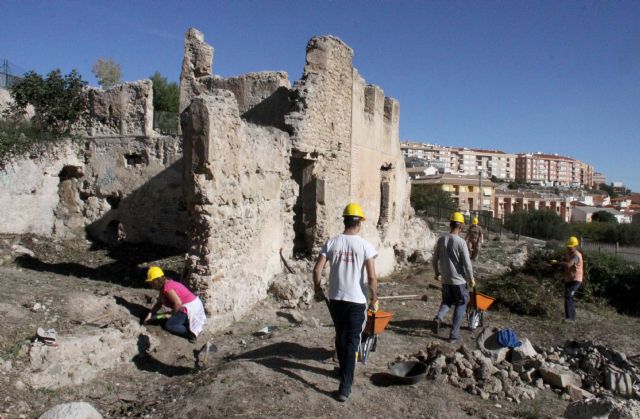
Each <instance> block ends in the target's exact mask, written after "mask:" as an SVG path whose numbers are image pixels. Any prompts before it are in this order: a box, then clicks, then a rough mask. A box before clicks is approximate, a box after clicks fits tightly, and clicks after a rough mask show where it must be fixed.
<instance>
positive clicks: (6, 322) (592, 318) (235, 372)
mask: <svg viewBox="0 0 640 419" xmlns="http://www.w3.org/2000/svg"><path fill="white" fill-rule="evenodd" d="M16 243H19V244H20V245H22V246H24V247H26V248H28V249H29V250H31V251H32V252H33V253H34V256H33V257H30V256H26V257H24V256H23V257H19V258H18V259H17V260H15V261H14V260H13V258H11V259H10V258H8V257H6V255H7V254H9V252H10V249H11V247H12V246H13V245H14V244H16ZM514 246H515V245H514V243H511V242H509V241H489V242H488V243H487V246H486V248H485V249H484V252H483V254H482V255H481V256H480V260H479V261H478V263H477V264H476V267H477V268H478V272H482V274H479V275H478V276H479V277H480V278H479V279H480V280H487V279H486V278H487V277H488V276H489V275H490V274H491V273H492V272H494V271H495V270H496V269H497V268H496V264H495V260H496V258H498V256H497V255H498V254H502V255H503V256H502V257H503V259H505V260H506V259H508V256H504V255H508V254H509V253H510V252H511V251H512V250H513V248H514ZM3 254H4V259H3V260H4V265H3V266H0V316H2V319H3V321H2V325H3V326H2V333H1V334H0V384H1V385H2V388H3V391H2V393H1V394H2V395H1V396H0V417H2V418H17V417H28V418H31V417H38V416H39V415H40V414H41V413H42V412H44V411H45V410H47V409H48V408H50V407H51V406H53V405H56V404H58V403H63V402H68V401H79V400H84V401H87V402H89V403H91V404H92V405H93V406H95V407H96V408H97V409H98V410H99V411H100V412H101V413H102V414H103V415H104V416H105V417H126V416H131V417H153V418H156V417H157V418H169V417H170V418H173V417H189V418H197V417H368V418H376V417H377V418H381V417H385V418H387V417H398V418H399V417H402V418H413V417H416V418H418V417H425V418H458V417H487V418H489V417H492V418H495V417H500V418H502V417H505V418H506V417H523V418H533V417H558V416H561V415H562V413H563V411H564V409H565V407H566V404H567V402H565V401H563V400H561V399H560V397H559V396H558V395H557V394H555V393H554V392H552V391H550V390H547V391H541V392H539V393H538V398H537V399H536V400H533V401H523V402H522V403H520V404H515V403H510V402H507V401H503V400H501V401H498V402H496V401H490V400H486V401H485V400H482V399H481V398H480V397H478V396H473V395H470V394H468V393H466V392H465V391H463V390H461V389H458V388H454V387H452V386H450V385H448V384H441V383H436V382H434V381H431V380H424V381H422V382H420V383H418V384H415V385H412V386H397V385H388V383H387V382H385V381H383V380H381V377H382V374H383V373H384V372H386V371H387V366H388V364H389V363H390V362H392V361H394V359H395V358H396V357H397V356H398V355H403V354H411V353H415V352H418V351H419V350H421V349H424V348H425V347H426V346H427V344H429V343H430V342H433V341H437V342H440V343H442V344H444V345H448V343H446V341H445V338H446V336H447V335H446V334H447V332H448V330H447V329H446V328H445V330H444V332H441V336H435V335H433V333H432V332H431V319H432V318H433V317H434V315H435V313H436V311H437V307H438V305H439V298H440V290H439V288H440V284H439V283H438V282H435V281H434V279H433V271H432V270H431V267H430V266H428V265H420V266H413V267H410V268H405V269H403V270H401V271H398V272H396V273H394V274H393V275H391V276H389V277H387V278H382V279H381V284H380V290H379V294H380V295H381V296H392V295H405V294H417V295H420V296H422V295H424V294H426V296H427V301H422V300H421V299H419V298H416V299H410V300H386V301H383V302H382V303H381V309H382V310H385V311H391V312H393V313H394V318H393V320H392V322H391V323H390V325H389V326H388V327H387V329H386V330H385V331H384V332H383V333H382V334H381V335H380V336H379V342H378V347H377V351H376V352H373V353H371V355H370V357H369V359H368V361H367V364H366V365H363V364H358V366H357V369H356V378H355V384H354V389H353V393H352V396H351V398H350V399H349V400H348V401H347V402H346V403H339V402H337V401H335V400H334V399H333V397H332V392H333V391H335V390H336V389H337V387H338V381H337V378H336V377H335V373H334V369H335V368H336V366H337V364H336V363H335V362H334V361H333V359H332V358H333V347H332V340H333V326H332V324H331V320H330V317H329V314H328V312H327V309H326V306H325V305H324V304H323V303H314V304H312V305H311V306H310V307H308V308H301V309H297V310H291V309H283V308H281V307H279V305H278V303H277V302H276V301H275V300H272V299H269V300H267V301H264V302H263V303H261V304H260V305H258V306H257V307H255V309H254V310H253V311H252V312H251V313H250V314H249V315H247V316H246V317H245V318H244V319H243V320H241V321H239V322H238V323H236V324H235V325H234V326H233V327H231V328H229V329H227V330H226V331H223V332H221V333H219V334H216V335H207V334H205V335H201V336H200V337H199V339H198V342H197V343H195V344H192V343H189V342H188V341H186V340H185V339H182V338H179V337H175V336H172V335H169V334H168V333H166V332H165V331H163V330H162V329H161V328H160V327H158V326H146V329H147V332H148V333H149V334H150V335H152V336H153V337H155V338H156V339H157V342H158V345H156V347H155V349H154V350H152V351H151V352H150V353H149V354H145V353H141V354H138V355H136V356H135V357H133V358H132V359H131V360H128V361H126V362H123V363H122V364H121V365H120V366H118V367H117V368H114V369H111V370H107V371H104V372H101V373H100V374H99V375H98V376H97V378H95V379H94V380H92V381H90V382H87V383H84V384H81V385H77V386H67V387H63V388H60V389H56V390H50V389H33V388H31V387H30V386H29V385H27V384H25V378H24V377H25V374H27V373H28V371H29V369H30V365H29V362H28V357H27V354H26V348H27V347H28V343H29V341H30V339H31V338H32V337H33V335H34V334H35V331H36V329H37V327H39V326H43V327H45V328H50V327H53V328H55V329H56V330H57V332H58V333H59V335H60V336H65V335H73V334H78V333H82V332H90V331H91V330H92V328H95V329H98V328H101V327H107V328H108V327H111V324H110V323H108V322H107V323H102V324H100V323H99V322H98V323H93V322H91V320H92V319H95V317H93V316H96V315H98V317H99V314H100V307H90V306H87V307H82V305H81V304H80V303H78V302H79V301H82V300H83V298H84V299H85V300H86V301H111V300H113V302H115V305H116V306H118V307H120V308H122V310H120V311H117V313H119V315H120V316H123V317H125V318H127V319H129V320H133V321H135V322H138V321H139V319H140V317H142V316H144V315H145V314H146V310H147V308H149V307H150V306H151V305H152V302H153V300H154V298H155V293H154V292H153V291H151V290H149V289H145V288H144V287H143V285H144V281H142V278H143V275H144V268H143V265H144V264H146V263H149V262H153V263H159V264H161V265H162V266H165V267H167V269H168V270H169V271H173V273H174V274H175V275H179V272H180V271H181V268H182V264H183V256H184V255H180V254H175V253H173V252H171V251H170V250H166V249H161V250H159V251H158V250H150V249H148V248H145V247H142V246H141V247H135V246H129V247H126V248H121V249H119V250H116V251H114V250H108V249H102V248H95V247H93V248H92V247H89V244H88V243H79V242H76V243H52V242H49V241H47V240H45V239H42V238H35V237H8V236H4V237H0V256H1V255H3ZM505 260H503V261H502V262H504V263H506V262H505ZM309 280H311V278H310V279H309ZM36 303H38V304H40V305H41V306H43V305H44V308H42V307H40V308H37V309H35V310H34V305H35V304H36ZM557 307H558V311H557V316H555V317H553V318H552V319H548V320H541V319H536V318H531V317H521V316H516V315H513V314H510V313H507V312H493V311H491V312H489V313H488V315H487V317H486V318H485V324H487V325H491V326H497V327H510V328H513V329H514V330H516V331H517V333H518V335H519V336H522V337H528V338H529V339H530V340H531V342H532V343H533V344H534V345H538V346H548V345H557V344H563V343H564V342H565V341H566V340H568V339H592V340H595V341H597V342H600V343H604V344H606V345H607V346H609V347H611V348H614V349H616V350H620V351H622V352H625V353H627V355H630V356H631V355H636V354H639V353H640V340H639V338H638V336H640V323H639V322H638V320H637V319H636V318H631V317H626V316H621V315H618V314H616V313H615V312H614V311H612V310H610V309H608V308H602V307H596V306H588V305H585V304H582V303H581V302H578V305H577V309H578V317H579V318H578V321H577V322H576V323H575V324H565V323H563V322H562V321H561V317H562V302H561V300H560V299H558V300H557ZM92 310H93V311H92ZM114 312H115V311H114ZM449 319H450V318H449ZM110 321H118V319H111V320H110ZM82 322H85V323H84V324H83V323H82ZM465 323H466V322H465ZM266 326H268V327H269V328H270V332H269V333H267V334H262V335H261V334H259V333H256V332H257V331H259V330H260V329H262V328H264V327H266ZM465 326H466V324H465ZM475 333H477V331H476V332H475ZM475 333H472V332H471V331H469V330H468V329H466V327H465V328H463V330H462V339H463V343H465V344H467V345H469V346H474V344H475V341H474V334H475ZM206 342H211V343H213V344H214V345H215V347H217V352H211V353H209V354H208V356H207V363H206V364H204V363H203V362H197V361H198V359H200V361H202V358H203V356H202V354H198V351H199V350H200V349H201V348H202V347H203V346H204V344H205V343H206ZM56 350H60V351H64V350H65V348H64V347H63V346H60V347H58V348H56Z"/></svg>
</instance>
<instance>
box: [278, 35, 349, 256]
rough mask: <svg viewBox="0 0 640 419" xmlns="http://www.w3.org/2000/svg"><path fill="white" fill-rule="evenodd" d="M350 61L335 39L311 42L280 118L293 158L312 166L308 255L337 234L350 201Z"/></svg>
mask: <svg viewBox="0 0 640 419" xmlns="http://www.w3.org/2000/svg"><path fill="white" fill-rule="evenodd" d="M352 57H353V51H352V50H351V48H349V47H348V46H347V45H346V44H345V43H344V42H342V41H341V40H340V39H338V38H336V37H333V36H321V37H315V38H312V39H311V40H310V41H309V43H308V44H307V63H306V65H305V68H304V74H303V77H302V79H301V80H300V81H299V82H297V83H296V84H295V86H294V100H295V101H296V103H295V105H296V107H295V108H294V111H293V112H292V113H290V114H289V115H287V116H286V118H285V120H286V122H287V124H288V125H289V126H290V127H291V131H292V147H293V148H294V150H295V153H297V154H298V155H299V156H300V157H302V158H305V159H308V160H310V161H312V162H313V163H312V164H313V170H312V175H311V176H312V182H314V183H315V188H314V189H315V190H313V191H312V192H315V193H310V194H307V195H306V196H303V198H302V199H303V201H304V200H312V201H313V202H312V203H311V204H310V205H309V204H307V205H305V208H306V209H307V211H309V210H312V211H314V212H315V220H314V221H313V225H311V226H308V227H307V228H306V231H307V234H310V235H311V238H312V240H310V243H311V244H312V247H313V249H318V248H319V247H320V246H321V245H322V243H323V242H324V241H325V240H326V239H327V238H328V237H330V236H331V235H333V234H337V233H338V232H340V231H342V229H343V226H342V217H341V216H342V210H343V208H344V206H345V205H346V204H347V203H348V202H349V201H350V200H351V199H350V198H351V192H352V191H350V181H349V179H350V177H351V160H350V159H351V156H350V152H351V100H352V92H351V90H352V85H353V67H352ZM314 195H315V196H314ZM309 250H312V249H309Z"/></svg>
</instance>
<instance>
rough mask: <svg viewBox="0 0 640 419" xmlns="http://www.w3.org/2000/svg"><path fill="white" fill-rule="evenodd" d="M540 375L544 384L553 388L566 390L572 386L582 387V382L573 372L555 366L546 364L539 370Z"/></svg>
mask: <svg viewBox="0 0 640 419" xmlns="http://www.w3.org/2000/svg"><path fill="white" fill-rule="evenodd" d="M540 375H542V379H543V380H544V382H545V383H547V384H549V385H552V386H554V387H559V388H566V387H567V386H569V385H570V384H571V385H574V386H576V387H582V380H581V379H580V376H579V375H578V374H576V373H575V372H573V371H571V370H569V369H568V368H564V367H562V366H560V365H556V364H546V365H545V366H543V367H542V368H540Z"/></svg>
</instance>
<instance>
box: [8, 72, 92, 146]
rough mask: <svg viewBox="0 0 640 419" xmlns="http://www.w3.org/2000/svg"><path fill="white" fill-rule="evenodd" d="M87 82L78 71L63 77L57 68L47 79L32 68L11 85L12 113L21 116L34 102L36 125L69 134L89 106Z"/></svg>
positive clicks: (42, 129) (54, 131) (43, 128)
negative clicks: (85, 91)
mask: <svg viewBox="0 0 640 419" xmlns="http://www.w3.org/2000/svg"><path fill="white" fill-rule="evenodd" d="M86 85H87V82H85V81H84V80H82V77H81V76H80V74H79V73H78V72H77V71H76V70H72V71H71V73H69V74H67V75H65V76H62V73H61V72H60V70H59V69H56V70H53V71H51V72H50V73H49V74H47V77H46V78H43V77H42V76H41V75H40V74H38V73H36V72H34V71H30V72H28V73H26V74H25V75H24V78H23V79H22V80H20V81H19V82H18V83H17V84H15V85H14V86H13V87H12V88H11V95H12V96H13V100H14V104H13V106H12V109H11V113H12V114H13V115H22V114H24V113H25V110H26V108H27V105H29V104H31V105H32V106H33V108H34V111H35V115H34V124H35V125H36V127H37V128H38V129H39V130H41V131H44V132H52V133H55V134H59V135H61V134H66V133H68V132H69V130H70V128H71V126H72V125H73V123H75V122H76V121H77V120H78V119H79V118H80V115H82V113H83V112H84V111H85V110H86V108H87V95H86V94H85V93H84V88H85V86H86Z"/></svg>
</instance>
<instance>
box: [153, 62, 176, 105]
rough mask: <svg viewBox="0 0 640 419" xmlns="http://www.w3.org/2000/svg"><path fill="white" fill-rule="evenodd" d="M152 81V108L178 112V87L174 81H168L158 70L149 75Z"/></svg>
mask: <svg viewBox="0 0 640 419" xmlns="http://www.w3.org/2000/svg"><path fill="white" fill-rule="evenodd" d="M151 81H152V82H153V109H154V110H156V111H160V112H173V113H178V105H179V103H180V88H179V87H178V83H176V82H168V81H167V78H166V77H163V76H162V75H161V74H160V73H159V72H157V71H156V72H155V73H153V75H152V76H151Z"/></svg>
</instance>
